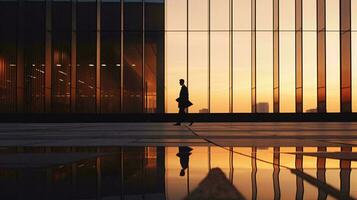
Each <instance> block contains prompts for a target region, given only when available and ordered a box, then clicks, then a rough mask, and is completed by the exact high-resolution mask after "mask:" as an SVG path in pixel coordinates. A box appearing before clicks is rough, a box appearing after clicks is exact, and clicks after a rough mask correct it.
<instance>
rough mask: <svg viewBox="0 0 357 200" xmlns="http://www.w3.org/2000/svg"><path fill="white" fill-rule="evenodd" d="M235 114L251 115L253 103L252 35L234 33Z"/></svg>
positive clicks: (248, 33)
mask: <svg viewBox="0 0 357 200" xmlns="http://www.w3.org/2000/svg"><path fill="white" fill-rule="evenodd" d="M233 45H234V47H233V48H234V49H233V52H234V54H233V59H234V60H233V63H234V65H233V80H234V82H233V89H234V91H233V94H234V96H233V112H246V113H250V112H251V110H252V103H251V92H252V90H251V33H250V32H236V33H234V44H233Z"/></svg>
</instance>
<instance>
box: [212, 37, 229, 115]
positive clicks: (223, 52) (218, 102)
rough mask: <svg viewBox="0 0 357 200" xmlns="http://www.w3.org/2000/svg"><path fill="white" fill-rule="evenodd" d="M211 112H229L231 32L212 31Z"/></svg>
mask: <svg viewBox="0 0 357 200" xmlns="http://www.w3.org/2000/svg"><path fill="white" fill-rule="evenodd" d="M210 59H211V83H210V87H211V91H210V92H211V107H210V108H211V110H210V111H211V112H213V113H215V112H216V113H217V112H220V113H223V112H229V33H228V32H212V33H211V58H210Z"/></svg>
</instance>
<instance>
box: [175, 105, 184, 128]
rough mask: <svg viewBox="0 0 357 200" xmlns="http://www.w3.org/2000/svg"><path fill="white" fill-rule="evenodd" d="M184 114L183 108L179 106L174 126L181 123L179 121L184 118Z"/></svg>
mask: <svg viewBox="0 0 357 200" xmlns="http://www.w3.org/2000/svg"><path fill="white" fill-rule="evenodd" d="M184 115H185V108H182V107H180V108H179V112H178V120H177V122H176V124H174V125H176V126H179V125H181V122H183V119H184Z"/></svg>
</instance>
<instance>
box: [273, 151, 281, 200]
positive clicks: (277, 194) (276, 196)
mask: <svg viewBox="0 0 357 200" xmlns="http://www.w3.org/2000/svg"><path fill="white" fill-rule="evenodd" d="M273 163H274V165H273V167H274V171H273V186H274V199H275V200H278V199H280V197H281V192H280V182H279V173H280V166H279V165H280V147H274V158H273Z"/></svg>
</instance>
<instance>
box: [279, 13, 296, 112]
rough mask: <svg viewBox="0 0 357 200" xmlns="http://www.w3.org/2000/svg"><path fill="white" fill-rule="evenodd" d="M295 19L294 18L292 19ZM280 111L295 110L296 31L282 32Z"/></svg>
mask: <svg viewBox="0 0 357 200" xmlns="http://www.w3.org/2000/svg"><path fill="white" fill-rule="evenodd" d="M292 20H294V18H293V19H292ZM279 59H280V74H279V76H280V77H279V78H280V87H279V89H280V112H295V33H294V32H280V55H279Z"/></svg>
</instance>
